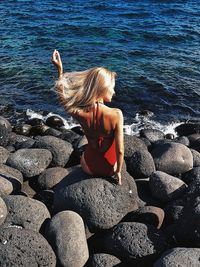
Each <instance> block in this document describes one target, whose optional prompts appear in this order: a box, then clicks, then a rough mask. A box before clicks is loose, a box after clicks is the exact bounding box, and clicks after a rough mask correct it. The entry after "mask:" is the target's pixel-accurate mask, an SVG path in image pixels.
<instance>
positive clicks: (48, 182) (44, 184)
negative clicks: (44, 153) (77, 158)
mask: <svg viewBox="0 0 200 267" xmlns="http://www.w3.org/2000/svg"><path fill="white" fill-rule="evenodd" d="M69 173H70V170H69V169H64V168H62V167H53V168H49V169H46V170H45V171H44V172H43V173H41V174H40V176H39V177H38V184H39V186H40V188H41V189H42V190H45V189H51V188H53V187H54V186H55V185H56V184H58V183H59V182H60V181H61V180H62V179H63V178H64V177H65V176H67V175H68V174H69Z"/></svg>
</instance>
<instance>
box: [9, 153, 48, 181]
mask: <svg viewBox="0 0 200 267" xmlns="http://www.w3.org/2000/svg"><path fill="white" fill-rule="evenodd" d="M51 161H52V154H51V152H50V151H49V150H47V149H31V148H30V149H19V150H17V151H16V152H15V153H13V154H11V155H10V156H9V158H8V160H7V164H8V165H9V166H11V167H13V168H15V169H17V170H19V171H21V172H22V174H23V175H24V176H25V177H32V176H35V175H38V174H40V173H42V172H43V171H44V170H45V169H46V168H47V167H48V166H49V164H50V163H51Z"/></svg>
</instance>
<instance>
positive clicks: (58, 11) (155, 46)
mask: <svg viewBox="0 0 200 267" xmlns="http://www.w3.org/2000/svg"><path fill="white" fill-rule="evenodd" d="M0 21H1V28H0V39H1V45H0V55H1V64H0V93H1V98H0V113H1V114H0V115H4V116H6V117H7V118H9V119H11V120H12V119H13V118H18V119H19V118H20V116H21V117H23V116H24V114H25V113H27V112H28V113H29V114H30V113H32V114H41V113H42V112H43V111H44V112H45V114H48V113H49V112H53V113H55V114H59V115H61V116H63V117H65V118H66V119H67V120H70V118H69V117H68V115H67V114H66V113H65V112H64V110H63V108H62V106H60V104H59V103H58V100H57V98H56V95H55V92H54V89H53V88H54V82H55V79H56V78H57V72H56V70H55V67H54V66H53V65H52V64H51V54H52V52H53V50H54V49H57V50H59V52H60V54H61V57H62V61H63V65H64V70H65V71H75V70H76V71H78V70H84V69H88V68H91V67H94V66H104V67H106V68H109V69H111V70H112V71H115V72H117V80H116V96H115V97H114V99H113V102H112V103H111V106H113V107H118V108H120V109H122V111H123V114H124V117H125V125H126V126H127V127H132V130H133V131H134V127H136V128H138V127H139V126H141V127H142V125H144V124H145V123H147V124H152V125H154V126H155V125H157V126H159V127H160V126H161V125H162V126H163V125H173V124H174V123H175V124H176V123H179V122H183V121H195V122H199V121H200V2H199V1H197V0H196V1H195V0H191V1H184V0H142V1H138V0H137V1H136V0H132V1H131V0H124V1H122V0H109V1H105V0H104V1H101V0H98V1H97V0H88V1H85V0H77V1H76V0H74V1H73V0H67V1H58V0H57V1H56V0H49V1H47V0H46V1H45V0H43V1H42V0H7V1H6V0H1V1H0Z"/></svg>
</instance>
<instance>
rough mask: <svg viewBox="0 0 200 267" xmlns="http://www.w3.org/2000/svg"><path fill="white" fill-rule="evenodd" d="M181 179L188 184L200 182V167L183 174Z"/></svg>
mask: <svg viewBox="0 0 200 267" xmlns="http://www.w3.org/2000/svg"><path fill="white" fill-rule="evenodd" d="M181 178H182V179H183V181H184V182H185V183H186V184H190V183H192V182H200V167H194V168H193V169H192V170H190V171H188V172H186V173H183V174H182V176H181Z"/></svg>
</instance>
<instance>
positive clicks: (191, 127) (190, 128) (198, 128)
mask: <svg viewBox="0 0 200 267" xmlns="http://www.w3.org/2000/svg"><path fill="white" fill-rule="evenodd" d="M175 131H176V132H177V133H178V134H179V135H181V136H182V135H186V136H187V135H190V134H195V133H200V123H184V124H181V125H179V126H177V127H176V128H175Z"/></svg>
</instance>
